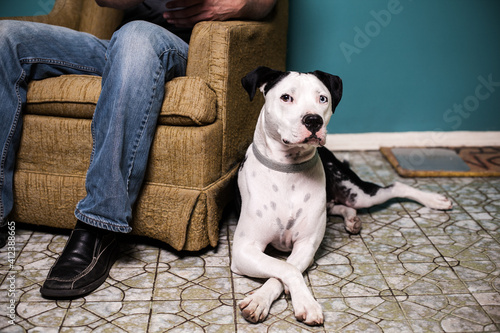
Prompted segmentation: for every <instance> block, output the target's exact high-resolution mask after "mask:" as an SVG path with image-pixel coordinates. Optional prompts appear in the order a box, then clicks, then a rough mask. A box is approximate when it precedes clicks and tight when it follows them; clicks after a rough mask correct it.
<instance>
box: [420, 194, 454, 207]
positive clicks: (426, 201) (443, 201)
mask: <svg viewBox="0 0 500 333" xmlns="http://www.w3.org/2000/svg"><path fill="white" fill-rule="evenodd" d="M421 203H422V204H423V205H424V206H426V207H429V208H431V209H437V210H450V209H452V208H453V203H452V202H451V200H450V199H448V198H447V197H445V196H444V195H441V194H439V193H426V196H425V198H422V200H421Z"/></svg>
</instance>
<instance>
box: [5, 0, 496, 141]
mask: <svg viewBox="0 0 500 333" xmlns="http://www.w3.org/2000/svg"><path fill="white" fill-rule="evenodd" d="M289 1H290V28H289V36H288V41H289V42H288V45H289V47H288V69H290V70H299V71H313V70H316V69H319V70H323V71H326V72H330V73H334V74H337V75H339V76H340V77H342V79H343V81H344V97H343V100H342V102H341V103H340V105H339V107H338V108H337V112H336V113H335V115H334V117H333V118H332V121H331V123H330V125H329V132H331V133H363V132H400V131H436V130H437V131H455V130H460V131H463V130H473V131H489V130H495V131H498V130H500V41H499V40H500V0H289ZM53 3H54V0H21V1H17V0H0V16H13V15H35V14H43V13H47V12H48V11H50V8H51V7H52V6H53Z"/></svg>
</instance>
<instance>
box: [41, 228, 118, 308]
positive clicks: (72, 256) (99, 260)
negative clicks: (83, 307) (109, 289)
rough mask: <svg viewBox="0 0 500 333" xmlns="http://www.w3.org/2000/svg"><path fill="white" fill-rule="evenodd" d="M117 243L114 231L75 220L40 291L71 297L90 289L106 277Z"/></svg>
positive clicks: (49, 295)
mask: <svg viewBox="0 0 500 333" xmlns="http://www.w3.org/2000/svg"><path fill="white" fill-rule="evenodd" d="M117 245H118V242H117V240H116V234H115V233H114V232H111V231H107V230H103V229H100V228H96V227H93V226H90V225H88V224H85V223H83V222H81V221H78V222H77V223H76V226H75V229H74V230H73V232H72V233H71V236H70V237H69V239H68V242H67V243H66V246H65V248H64V250H63V252H62V253H61V255H60V256H59V259H57V261H56V263H55V264H54V266H52V269H51V270H50V272H49V275H48V276H47V279H46V280H45V283H44V284H43V286H42V288H40V293H41V294H42V296H43V297H45V298H50V299H73V298H78V297H81V296H85V295H87V294H89V293H91V292H92V291H94V290H95V289H97V288H98V287H99V286H100V285H101V284H102V283H103V282H104V281H105V280H106V278H107V277H108V274H109V270H110V269H111V266H113V263H114V261H115V259H116V249H117Z"/></svg>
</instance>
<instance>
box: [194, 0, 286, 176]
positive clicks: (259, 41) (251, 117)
mask: <svg viewBox="0 0 500 333" xmlns="http://www.w3.org/2000/svg"><path fill="white" fill-rule="evenodd" d="M287 29H288V1H287V0H279V1H278V3H277V5H276V8H275V9H274V10H273V12H272V13H271V14H270V16H269V17H268V18H267V19H266V20H264V21H226V22H217V21H209V22H200V23H198V24H197V25H196V26H195V28H194V30H193V34H192V36H191V40H190V43H189V55H188V65H187V71H186V75H187V76H197V77H200V78H202V79H203V80H205V82H207V84H208V86H209V87H210V88H211V89H212V90H213V91H214V92H215V94H216V96H217V109H218V111H217V112H218V113H217V118H218V119H219V120H222V122H223V128H224V129H223V138H224V147H223V156H222V163H223V167H222V170H223V172H226V171H227V170H229V169H231V168H232V167H233V166H234V164H235V163H238V162H239V161H240V160H241V158H242V157H243V156H244V154H245V151H246V147H247V146H248V144H249V143H250V142H251V141H252V138H253V131H254V127H255V124H256V122H257V117H258V115H259V112H260V109H261V107H262V99H261V98H262V97H260V96H258V97H257V98H256V99H255V100H254V101H253V102H252V103H250V101H249V97H248V94H247V93H246V92H245V90H244V89H243V88H242V86H241V78H242V77H243V76H245V75H246V74H247V73H248V72H250V71H251V70H253V69H255V68H256V67H257V66H268V67H271V68H275V69H280V70H284V69H285V67H286V43H287V38H286V37H287Z"/></svg>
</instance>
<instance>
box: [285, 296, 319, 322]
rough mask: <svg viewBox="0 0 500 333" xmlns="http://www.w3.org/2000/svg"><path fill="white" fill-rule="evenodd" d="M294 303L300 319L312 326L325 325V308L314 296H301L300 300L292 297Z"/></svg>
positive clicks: (296, 316)
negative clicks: (322, 307) (323, 308)
mask: <svg viewBox="0 0 500 333" xmlns="http://www.w3.org/2000/svg"><path fill="white" fill-rule="evenodd" d="M292 303H293V309H294V311H295V318H297V320H298V321H301V322H303V323H304V324H306V325H310V326H316V325H323V322H324V318H323V310H322V309H321V305H319V303H318V302H317V301H316V300H315V299H314V298H313V297H312V296H306V297H299V300H298V301H294V299H293V298H292Z"/></svg>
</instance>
